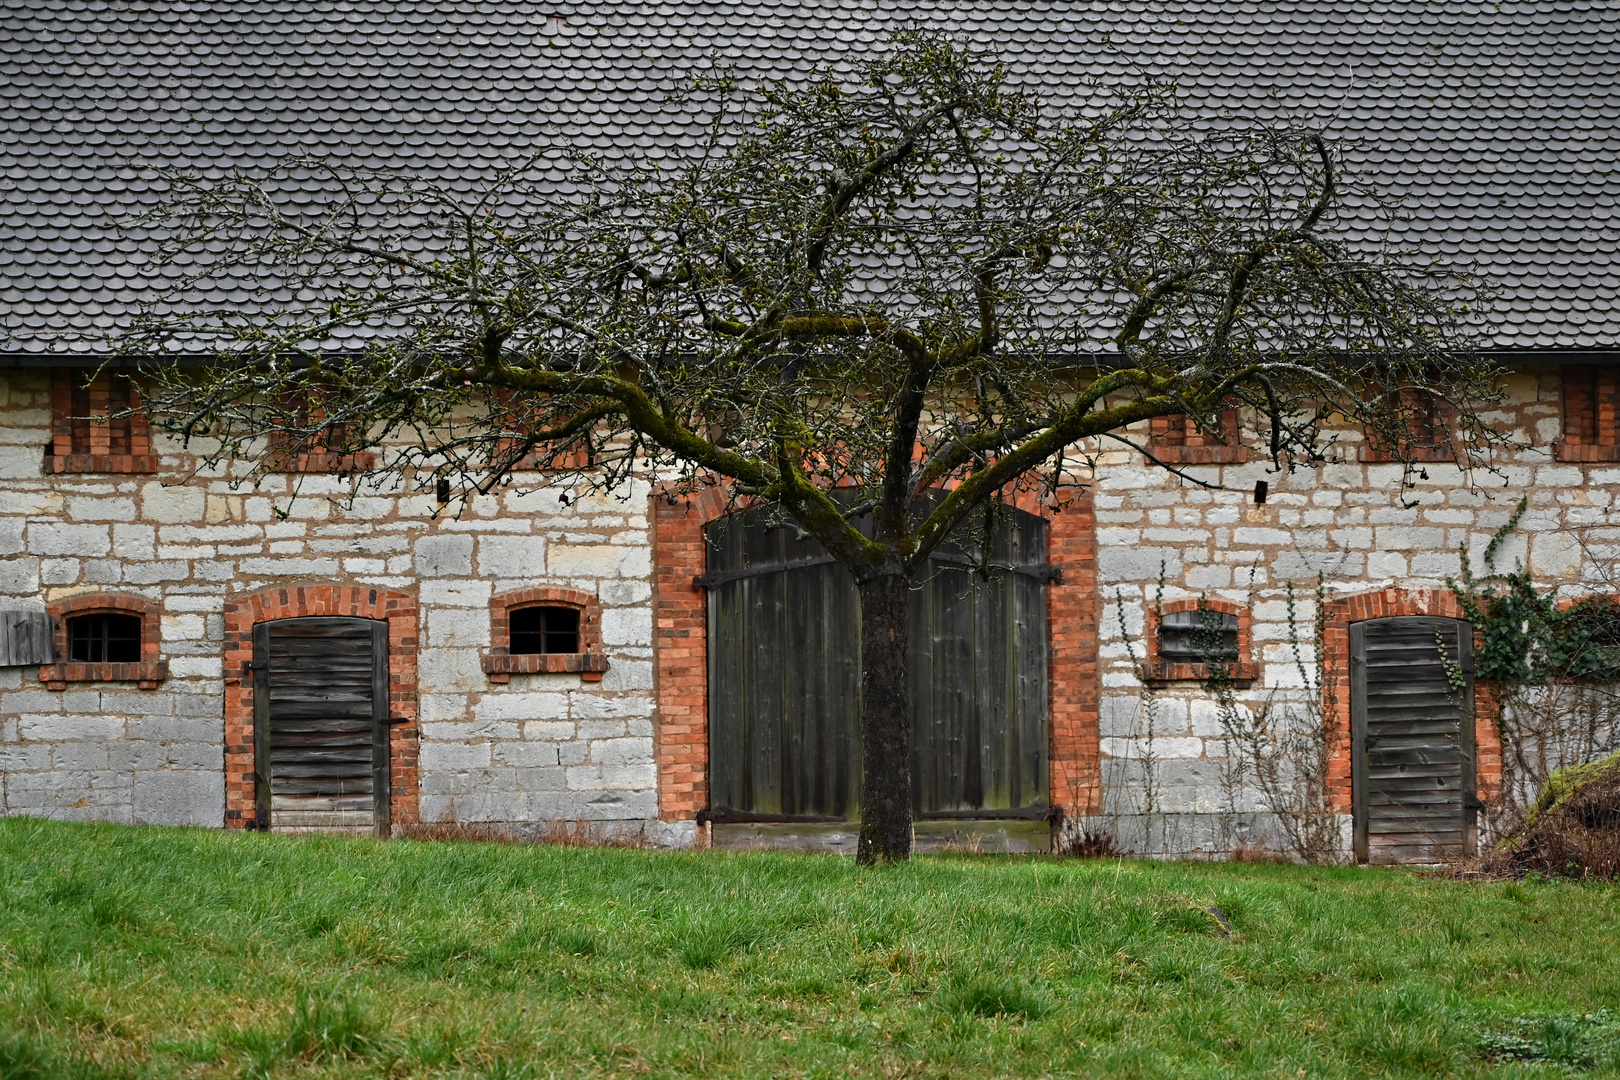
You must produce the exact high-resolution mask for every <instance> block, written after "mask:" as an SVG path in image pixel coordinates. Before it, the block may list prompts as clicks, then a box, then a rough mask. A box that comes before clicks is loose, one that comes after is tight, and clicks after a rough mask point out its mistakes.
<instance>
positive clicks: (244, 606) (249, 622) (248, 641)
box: [225, 585, 420, 829]
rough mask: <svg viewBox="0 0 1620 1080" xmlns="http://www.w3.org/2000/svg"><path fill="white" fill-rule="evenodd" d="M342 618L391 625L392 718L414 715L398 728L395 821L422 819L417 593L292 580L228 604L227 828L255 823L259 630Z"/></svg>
mask: <svg viewBox="0 0 1620 1080" xmlns="http://www.w3.org/2000/svg"><path fill="white" fill-rule="evenodd" d="M311 615H341V616H346V617H349V618H355V619H379V620H383V621H386V622H387V623H388V681H389V687H390V689H389V699H390V700H389V709H390V710H391V711H390V715H392V716H402V717H406V718H407V722H406V723H403V724H395V725H393V726H392V728H391V729H390V743H389V785H390V788H391V795H390V816H391V818H392V821H391V824H393V825H414V824H416V823H417V821H418V816H417V800H418V795H419V794H420V785H419V782H418V771H417V744H418V738H417V724H416V719H417V717H416V647H417V632H418V619H417V606H416V597H414V596H412V595H410V594H409V593H402V592H395V591H393V590H391V589H379V588H373V587H370V586H365V585H287V586H282V587H279V588H274V589H264V590H262V591H260V592H256V593H250V594H248V595H246V596H240V597H237V598H235V599H232V600H230V601H228V602H227V603H226V604H225V826H226V828H233V829H246V828H252V827H253V826H254V825H256V824H257V822H256V821H255V815H254V808H253V680H252V678H250V677H249V672H248V668H247V665H248V664H249V663H250V662H251V661H252V660H253V627H254V626H255V625H257V624H258V623H262V622H272V621H274V620H276V619H301V618H305V617H307V616H311Z"/></svg>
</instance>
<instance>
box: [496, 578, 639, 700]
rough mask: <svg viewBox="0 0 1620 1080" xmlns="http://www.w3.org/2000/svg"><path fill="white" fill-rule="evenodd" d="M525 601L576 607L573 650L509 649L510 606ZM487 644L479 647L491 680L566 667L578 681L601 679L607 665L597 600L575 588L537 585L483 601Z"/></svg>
mask: <svg viewBox="0 0 1620 1080" xmlns="http://www.w3.org/2000/svg"><path fill="white" fill-rule="evenodd" d="M530 607H565V608H573V609H574V610H575V611H577V612H579V651H578V652H573V653H520V654H518V655H516V656H514V655H512V653H511V652H510V651H509V650H510V649H511V646H512V630H511V625H512V622H511V616H512V612H514V611H517V610H518V609H520V608H530ZM489 644H490V647H489V649H488V650H486V651H485V652H484V653H483V668H484V673H485V674H486V675H488V676H489V681H490V682H492V683H506V682H511V681H512V676H513V675H523V674H541V673H551V674H559V673H569V672H573V673H577V674H578V675H579V678H580V681H581V682H601V681H602V673H603V672H605V671H606V670H607V669H608V658H607V654H606V653H605V652H603V651H602V601H601V600H599V599H598V598H597V597H596V595H595V594H593V593H588V592H583V591H582V590H579V589H565V588H561V587H558V586H555V585H541V586H537V587H535V588H530V589H514V590H513V591H511V592H504V593H499V594H497V595H496V596H495V597H493V598H492V599H491V600H490V602H489Z"/></svg>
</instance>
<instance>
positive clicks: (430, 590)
mask: <svg viewBox="0 0 1620 1080" xmlns="http://www.w3.org/2000/svg"><path fill="white" fill-rule="evenodd" d="M491 595H492V592H491V589H490V584H489V582H487V581H424V582H422V587H421V589H420V591H419V593H418V596H419V597H420V599H421V602H422V607H423V608H424V609H426V608H432V607H436V606H444V607H476V608H483V609H485V611H486V613H487V611H488V609H489V598H490V596H491ZM488 617H489V616H488V615H487V614H486V615H485V618H486V619H487V618H488Z"/></svg>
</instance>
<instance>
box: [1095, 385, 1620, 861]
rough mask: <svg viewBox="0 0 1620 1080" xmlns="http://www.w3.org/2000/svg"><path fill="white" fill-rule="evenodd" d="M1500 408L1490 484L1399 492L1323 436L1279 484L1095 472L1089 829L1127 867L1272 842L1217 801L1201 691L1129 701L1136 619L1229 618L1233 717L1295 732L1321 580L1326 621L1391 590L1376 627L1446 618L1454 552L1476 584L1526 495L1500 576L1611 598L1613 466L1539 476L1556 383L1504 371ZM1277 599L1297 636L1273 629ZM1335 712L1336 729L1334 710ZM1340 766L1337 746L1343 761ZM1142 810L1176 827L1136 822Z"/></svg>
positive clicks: (1259, 812) (1124, 468) (1251, 801)
mask: <svg viewBox="0 0 1620 1080" xmlns="http://www.w3.org/2000/svg"><path fill="white" fill-rule="evenodd" d="M1507 390H1508V400H1507V402H1506V404H1505V406H1504V407H1503V408H1502V409H1501V411H1500V412H1499V413H1497V414H1495V415H1493V416H1491V417H1488V419H1489V420H1490V421H1491V422H1492V423H1493V424H1494V425H1495V426H1496V427H1497V428H1498V429H1499V430H1502V431H1505V432H1508V433H1510V434H1511V435H1513V436H1514V437H1515V438H1516V439H1518V440H1520V441H1522V443H1524V444H1525V445H1524V446H1523V447H1522V448H1520V449H1516V450H1509V451H1506V452H1499V453H1497V454H1496V456H1495V458H1494V460H1493V462H1492V464H1493V466H1494V471H1487V470H1477V471H1476V472H1475V473H1474V474H1473V475H1472V476H1470V475H1468V474H1465V473H1464V472H1463V471H1462V470H1461V469H1460V468H1459V467H1458V466H1456V465H1455V464H1449V463H1439V462H1427V463H1424V464H1423V465H1422V466H1421V470H1422V473H1419V472H1418V470H1417V469H1414V474H1413V475H1412V476H1410V477H1409V479H1410V481H1411V486H1409V487H1403V484H1402V479H1403V469H1402V467H1401V466H1400V465H1398V464H1387V463H1365V462H1363V461H1361V460H1360V458H1361V456H1362V455H1360V454H1359V453H1358V449H1359V443H1360V439H1361V433H1360V432H1359V431H1353V430H1346V431H1343V432H1340V433H1339V435H1340V442H1339V447H1338V449H1337V450H1336V452H1335V454H1334V457H1335V460H1334V461H1333V462H1332V463H1330V464H1325V465H1320V466H1316V467H1313V468H1302V469H1299V470H1296V471H1295V472H1293V473H1280V474H1279V473H1276V472H1271V471H1268V470H1269V468H1270V466H1269V465H1268V463H1266V462H1265V461H1255V460H1250V461H1249V462H1246V463H1241V464H1220V465H1188V466H1185V471H1186V472H1187V473H1189V474H1190V475H1192V476H1194V477H1197V478H1198V479H1201V480H1204V481H1207V482H1210V483H1213V484H1217V485H1219V486H1220V487H1221V489H1222V490H1208V489H1205V488H1200V487H1198V486H1196V485H1194V484H1191V483H1189V482H1187V481H1184V480H1180V479H1178V478H1177V477H1175V476H1173V475H1171V474H1169V473H1167V472H1165V471H1163V470H1161V469H1158V468H1156V467H1154V466H1152V465H1150V464H1148V463H1147V462H1145V461H1144V460H1143V458H1142V457H1141V456H1140V455H1137V454H1134V453H1132V452H1128V451H1106V452H1103V453H1101V454H1100V455H1099V457H1098V458H1097V466H1096V469H1095V473H1094V475H1093V476H1092V477H1091V479H1092V480H1093V481H1094V483H1095V492H1096V496H1095V505H1096V517H1097V546H1098V572H1097V578H1098V594H1099V595H1098V602H1099V604H1100V606H1101V609H1102V628H1101V643H1100V658H1099V659H1100V667H1101V671H1102V676H1101V677H1102V694H1103V701H1102V709H1101V721H1100V729H1101V730H1100V736H1101V748H1102V755H1103V761H1102V782H1103V785H1104V788H1105V791H1106V792H1107V800H1106V804H1105V811H1106V814H1105V816H1106V817H1107V818H1109V819H1110V820H1111V821H1112V822H1113V823H1114V826H1113V827H1115V828H1117V830H1118V831H1119V832H1120V834H1121V835H1122V836H1125V837H1127V838H1129V839H1130V841H1131V842H1134V843H1139V844H1140V845H1145V847H1142V848H1141V850H1148V851H1152V852H1154V853H1163V854H1170V855H1190V854H1200V853H1206V854H1208V853H1215V852H1217V851H1219V850H1220V848H1221V845H1222V844H1229V843H1230V842H1231V841H1232V839H1233V838H1234V837H1235V838H1236V839H1238V840H1245V839H1247V840H1248V841H1250V842H1265V843H1273V844H1274V842H1275V829H1274V823H1273V824H1268V822H1267V816H1268V815H1267V813H1266V811H1267V807H1266V805H1265V803H1264V800H1263V799H1261V797H1260V794H1259V792H1258V791H1257V790H1256V789H1255V788H1254V787H1253V785H1239V786H1238V788H1237V789H1236V790H1233V789H1232V787H1231V785H1230V783H1228V780H1229V778H1230V777H1231V776H1232V775H1233V764H1234V763H1233V758H1232V755H1231V754H1230V753H1229V748H1228V746H1227V743H1226V737H1225V732H1224V729H1223V727H1222V725H1221V723H1220V720H1219V716H1218V714H1217V711H1216V709H1215V706H1214V703H1213V702H1212V701H1211V700H1210V696H1209V694H1208V693H1207V692H1206V691H1205V689H1204V688H1203V687H1202V686H1201V685H1200V684H1198V683H1197V682H1195V681H1180V682H1170V683H1166V684H1162V685H1160V686H1159V687H1158V688H1157V689H1156V691H1155V692H1154V693H1152V694H1148V695H1144V693H1143V686H1142V683H1141V681H1140V680H1139V678H1138V676H1137V664H1138V662H1139V661H1141V660H1142V659H1144V658H1146V656H1147V652H1146V650H1147V637H1148V623H1149V618H1148V613H1149V611H1150V610H1151V609H1152V607H1153V606H1154V604H1155V603H1156V602H1163V603H1164V604H1165V606H1170V605H1171V602H1174V601H1182V600H1187V599H1191V598H1197V597H1208V598H1210V599H1213V600H1220V601H1227V602H1229V603H1231V604H1236V605H1241V606H1243V607H1246V608H1247V609H1248V612H1249V616H1250V637H1251V639H1252V642H1251V649H1252V652H1251V655H1250V656H1246V657H1242V658H1241V659H1243V660H1252V661H1253V662H1254V663H1255V664H1256V665H1257V674H1258V678H1257V679H1256V680H1255V681H1254V682H1253V684H1252V685H1250V686H1249V687H1247V688H1243V689H1239V690H1237V691H1236V698H1237V701H1238V703H1239V704H1240V705H1241V706H1243V707H1246V708H1249V709H1254V708H1258V707H1261V706H1262V705H1265V704H1266V703H1268V702H1269V703H1271V705H1272V707H1273V709H1274V710H1277V711H1281V710H1290V709H1291V710H1293V711H1294V713H1295V715H1296V716H1298V717H1300V718H1301V719H1304V718H1306V717H1307V709H1306V708H1305V706H1306V704H1307V698H1308V697H1311V696H1313V695H1307V694H1305V692H1304V691H1303V690H1302V689H1301V683H1302V681H1303V680H1302V679H1301V676H1300V672H1299V661H1302V662H1303V664H1304V666H1305V669H1306V674H1307V675H1308V676H1309V677H1311V678H1315V677H1316V673H1315V669H1316V657H1315V649H1314V646H1313V645H1312V640H1311V639H1312V632H1313V622H1314V619H1315V607H1316V605H1315V597H1314V593H1315V590H1316V588H1317V575H1318V573H1320V574H1322V575H1323V578H1324V586H1325V589H1326V592H1327V596H1328V599H1329V601H1330V603H1335V602H1337V601H1342V600H1345V599H1346V598H1350V597H1365V596H1368V595H1370V594H1375V593H1376V594H1379V595H1380V596H1381V595H1383V593H1384V592H1385V591H1386V590H1390V595H1391V596H1395V597H1398V602H1397V601H1394V600H1392V601H1390V603H1391V604H1394V605H1395V606H1394V607H1391V609H1390V610H1391V611H1395V610H1396V609H1397V608H1398V610H1399V613H1402V614H1417V613H1424V614H1433V615H1444V616H1454V615H1455V614H1456V610H1455V607H1454V605H1451V604H1450V600H1451V595H1450V592H1449V590H1448V589H1447V588H1446V584H1445V579H1446V578H1447V576H1450V575H1456V574H1458V573H1460V571H1461V569H1462V554H1461V553H1462V552H1463V551H1467V552H1468V554H1469V558H1470V559H1471V560H1472V563H1473V566H1474V568H1475V569H1476V571H1480V570H1481V568H1482V563H1483V558H1484V549H1485V547H1486V545H1487V544H1488V543H1489V542H1490V540H1491V537H1492V535H1493V534H1494V533H1495V532H1496V530H1497V529H1498V528H1500V527H1501V526H1502V525H1503V524H1504V523H1505V522H1506V521H1507V520H1508V518H1509V517H1510V516H1511V514H1512V512H1513V509H1514V507H1515V506H1516V504H1517V503H1518V501H1519V500H1520V498H1521V497H1527V498H1528V500H1529V509H1528V512H1527V513H1526V514H1525V516H1524V518H1523V520H1522V521H1521V523H1520V525H1519V528H1518V529H1517V530H1515V532H1514V534H1513V535H1512V536H1511V537H1510V538H1509V539H1508V540H1507V541H1506V542H1505V543H1504V544H1503V545H1502V549H1501V552H1500V555H1499V556H1498V564H1499V565H1500V566H1501V567H1502V568H1504V569H1511V568H1512V567H1513V566H1514V564H1515V563H1516V562H1524V563H1525V564H1526V565H1528V566H1529V567H1530V568H1531V569H1532V570H1533V571H1534V572H1535V574H1536V576H1537V577H1538V578H1539V579H1540V580H1541V581H1542V582H1543V583H1545V584H1546V585H1549V586H1551V585H1559V586H1562V587H1564V588H1565V589H1566V590H1567V591H1568V592H1569V593H1570V594H1571V595H1575V594H1579V593H1582V592H1590V591H1611V582H1610V581H1609V580H1608V579H1607V578H1606V577H1605V570H1606V567H1605V565H1604V562H1605V560H1612V559H1613V558H1615V556H1616V555H1620V522H1615V523H1613V525H1611V523H1610V515H1611V513H1612V512H1613V511H1614V510H1615V509H1616V508H1617V506H1620V503H1617V499H1620V466H1616V465H1614V464H1602V463H1593V464H1590V465H1574V464H1566V463H1563V462H1559V461H1557V460H1555V456H1554V449H1553V446H1554V443H1555V442H1556V440H1557V439H1558V437H1559V432H1560V426H1561V421H1560V413H1561V396H1560V380H1559V376H1558V372H1557V369H1556V368H1549V369H1543V370H1539V371H1526V372H1521V373H1518V374H1516V375H1514V376H1513V377H1512V379H1511V380H1510V381H1509V384H1508V387H1507ZM1141 434H1143V435H1144V436H1145V435H1146V434H1147V431H1146V425H1143V431H1142V433H1141ZM1250 438H1251V439H1252V438H1253V434H1252V431H1251V433H1250ZM1423 474H1426V475H1423ZM1257 480H1265V481H1267V482H1268V485H1269V493H1268V498H1267V501H1266V502H1265V504H1264V505H1256V504H1255V502H1254V499H1253V491H1254V486H1255V482H1256V481H1257ZM1290 587H1292V589H1293V596H1294V605H1295V617H1296V626H1297V633H1296V631H1295V630H1291V629H1290V626H1289V623H1288V607H1289V603H1288V601H1289V589H1290ZM1336 606H1338V607H1342V606H1343V604H1337V605H1336ZM1358 606H1365V605H1358ZM1296 638H1297V639H1298V649H1299V652H1298V654H1297V660H1296V653H1295V639H1296ZM1333 640H1334V638H1333V636H1332V635H1331V634H1330V643H1331V642H1333ZM1336 677H1337V675H1335V673H1334V672H1332V671H1330V672H1329V678H1330V679H1332V678H1336ZM1482 692H1487V693H1488V688H1482ZM1480 700H1482V701H1484V700H1486V699H1485V698H1481V699H1480ZM1149 701H1151V702H1153V708H1152V709H1151V710H1149V709H1148V708H1147V707H1146V702H1149ZM1340 704H1341V706H1342V711H1344V712H1345V713H1346V715H1347V710H1348V704H1347V703H1340ZM1488 711H1489V710H1488V709H1486V710H1483V711H1482V715H1483V714H1484V712H1488ZM1330 722H1335V723H1347V721H1345V720H1344V719H1343V718H1342V717H1341V718H1339V719H1338V720H1333V718H1331V717H1330ZM1483 723H1484V721H1482V724H1483ZM1486 726H1491V727H1492V730H1491V731H1490V732H1488V733H1487V734H1488V735H1489V736H1490V737H1491V743H1490V745H1487V741H1486V739H1485V737H1484V736H1481V740H1480V760H1479V763H1478V764H1479V769H1480V781H1481V789H1482V794H1485V795H1489V793H1490V790H1491V789H1492V787H1493V785H1494V784H1495V783H1497V782H1498V781H1499V770H1500V755H1499V754H1498V753H1496V752H1495V751H1494V750H1493V746H1494V726H1493V725H1486ZM1347 753H1348V741H1347V736H1346V737H1345V742H1344V746H1343V747H1342V748H1341V754H1340V756H1341V757H1344V756H1345V755H1346V754H1347ZM1338 764H1342V765H1343V775H1342V776H1337V775H1336V776H1335V783H1336V784H1337V785H1338V786H1339V787H1344V788H1346V790H1345V791H1343V792H1338V793H1337V794H1336V796H1335V805H1336V806H1338V807H1339V808H1340V809H1342V810H1344V811H1345V812H1346V813H1348V810H1349V804H1348V791H1347V784H1348V762H1347V758H1346V759H1345V761H1343V762H1339V763H1338ZM1150 790H1151V801H1150V800H1149V797H1148V793H1149V791H1150ZM1336 790H1337V789H1336ZM1341 796H1342V797H1341ZM1149 805H1151V809H1153V811H1154V812H1155V813H1156V814H1160V815H1170V816H1172V817H1174V818H1176V819H1177V820H1174V821H1170V822H1168V823H1166V822H1159V821H1143V820H1141V819H1142V818H1143V816H1144V814H1145V811H1146V809H1147V808H1148V807H1149ZM1147 816H1149V817H1151V816H1153V815H1147ZM1346 829H1347V830H1348V826H1346ZM1346 835H1348V831H1346ZM1268 837H1269V839H1268Z"/></svg>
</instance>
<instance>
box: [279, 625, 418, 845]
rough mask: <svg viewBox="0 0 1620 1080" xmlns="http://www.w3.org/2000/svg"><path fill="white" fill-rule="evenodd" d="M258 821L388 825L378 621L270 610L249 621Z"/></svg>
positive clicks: (383, 657) (384, 666) (285, 825)
mask: <svg viewBox="0 0 1620 1080" xmlns="http://www.w3.org/2000/svg"><path fill="white" fill-rule="evenodd" d="M253 667H254V680H253V722H254V762H255V765H254V770H255V781H256V788H257V790H256V803H257V817H258V821H259V822H260V823H261V824H260V827H261V828H264V827H266V825H268V827H270V828H274V829H295V830H306V829H313V830H334V831H336V830H353V831H361V830H370V829H375V830H376V831H377V832H378V834H379V835H384V836H386V835H387V833H388V809H389V808H388V701H389V696H388V624H387V623H385V622H381V621H378V620H373V619H349V618H335V617H325V616H321V617H312V618H304V619H280V620H277V621H275V622H266V623H259V624H258V625H257V626H255V627H254V628H253Z"/></svg>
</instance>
